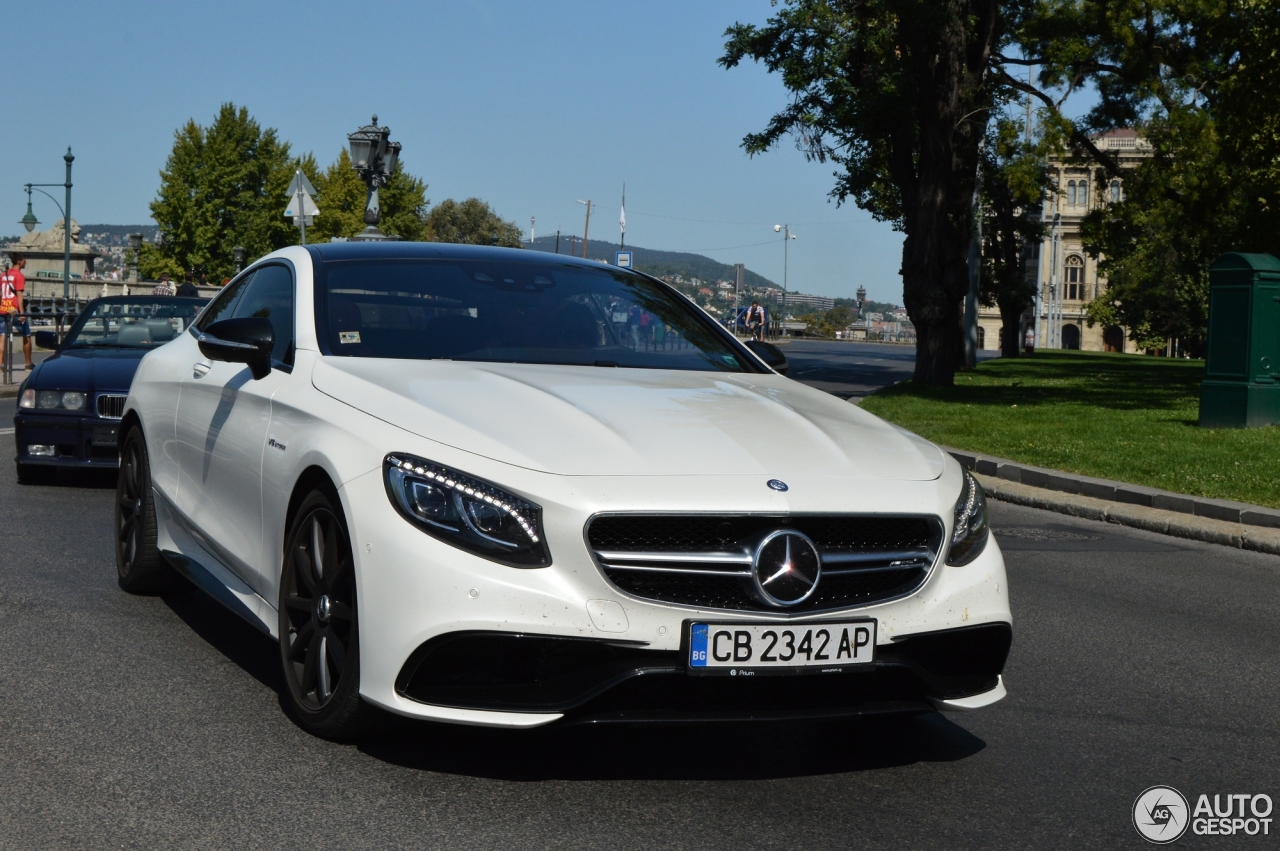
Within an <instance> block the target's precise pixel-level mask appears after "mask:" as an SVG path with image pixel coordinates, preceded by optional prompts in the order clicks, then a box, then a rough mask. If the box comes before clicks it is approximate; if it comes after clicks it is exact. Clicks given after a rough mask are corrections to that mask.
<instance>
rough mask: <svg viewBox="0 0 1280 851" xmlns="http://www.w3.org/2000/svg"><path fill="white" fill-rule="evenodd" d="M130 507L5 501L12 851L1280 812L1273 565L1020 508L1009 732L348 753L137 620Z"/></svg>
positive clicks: (1, 417)
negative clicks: (1246, 797) (1158, 789)
mask: <svg viewBox="0 0 1280 851" xmlns="http://www.w3.org/2000/svg"><path fill="white" fill-rule="evenodd" d="M12 410H13V402H12V400H4V401H2V402H0V428H7V427H8V424H9V421H10V415H11V413H12ZM12 441H13V437H12V435H11V434H0V453H3V454H5V457H10V455H11V453H12V451H13V443H12ZM111 488H112V481H111V477H109V476H108V477H105V478H92V477H64V478H62V479H60V480H59V481H58V482H57V483H56V484H55V485H54V486H50V487H20V486H18V485H17V484H15V482H14V479H13V477H12V474H11V473H8V472H5V473H3V474H0V505H3V506H4V519H3V523H4V528H5V530H6V535H5V546H4V547H3V549H2V550H0V648H2V649H3V652H0V846H3V847H4V848H71V847H76V848H80V847H84V848H88V847H93V848H106V847H121V848H148V849H154V848H219V849H221V848H229V847H237V848H239V847H257V848H293V847H298V846H305V847H310V848H318V849H320V848H390V847H396V848H437V847H439V848H443V847H448V848H451V849H455V848H456V849H469V848H477V849H480V848H484V849H490V848H519V849H525V848H530V849H532V848H549V847H573V848H608V849H630V848H636V849H653V848H696V849H699V850H700V851H708V849H734V850H735V851H736V850H737V849H748V848H775V849H801V848H803V849H822V848H833V849H850V848H877V849H902V848H921V849H934V848H947V849H953V848H983V849H989V848H1018V849H1022V848H1031V847H1035V848H1125V847H1129V848H1139V847H1146V846H1145V843H1144V842H1143V840H1141V839H1140V838H1139V837H1138V835H1137V834H1136V833H1135V831H1134V829H1133V827H1132V826H1131V824H1130V809H1131V806H1132V803H1133V801H1134V799H1135V798H1136V796H1137V795H1138V794H1139V793H1140V792H1142V791H1143V790H1144V789H1146V788H1147V787H1149V786H1152V785H1155V784H1168V785H1172V786H1174V787H1176V788H1178V789H1179V790H1181V791H1182V792H1183V793H1184V794H1187V795H1188V796H1192V800H1193V801H1194V800H1195V797H1194V796H1198V795H1199V794H1200V793H1207V794H1209V795H1210V797H1211V798H1212V795H1213V794H1214V793H1221V794H1231V793H1257V792H1265V793H1267V794H1269V795H1271V797H1272V798H1273V799H1275V800H1280V724H1278V723H1277V722H1278V721H1280V677H1278V675H1277V671H1278V667H1277V663H1276V660H1277V658H1278V657H1280V636H1278V632H1277V626H1276V624H1277V617H1276V613H1277V611H1278V610H1280V559H1276V558H1273V557H1267V556H1262V555H1258V554H1254V553H1248V552H1242V551H1239V550H1232V549H1227V548H1222V547H1216V546H1213V545H1208V544H1199V543H1194V542H1188V541H1182V540H1178V539H1173V538H1165V537H1161V536H1157V535H1152V534H1148V533H1144V532H1141V531H1137V530H1133V529H1127V528H1123V527H1117V526H1108V525H1104V524H1097V523H1092V522H1089V521H1084V520H1076V519H1073V518H1067V517H1064V516H1062V515H1056V514H1048V513H1044V512H1039V511H1035V510H1032V509H1026V508H1020V507H1014V506H1008V505H1003V504H995V505H994V506H993V519H994V525H995V528H996V530H997V536H998V540H999V542H1000V544H1001V546H1002V547H1003V549H1004V551H1005V556H1006V560H1007V563H1008V568H1009V582H1010V589H1011V597H1012V605H1013V611H1014V618H1015V641H1014V647H1013V651H1012V654H1011V657H1010V660H1009V664H1008V668H1007V670H1006V682H1007V684H1008V688H1009V696H1008V698H1007V699H1006V700H1005V701H1003V702H1002V703H1000V704H997V705H996V706H993V707H990V708H989V709H986V710H984V711H981V712H977V713H972V714H968V715H960V716H941V715H933V716H926V717H920V718H914V719H907V720H899V721H879V722H874V723H871V722H865V723H846V724H795V725H773V726H766V727H755V728H744V727H732V728H724V729H688V730H677V731H672V730H653V729H631V730H617V729H614V730H604V731H596V730H584V729H578V728H575V729H568V730H563V731H555V730H541V731H529V732H521V733H513V732H505V731H492V730H483V729H474V728H458V727H446V726H436V725H428V724H418V723H410V722H406V721H403V720H400V719H396V718H391V717H385V718H383V719H382V721H381V723H380V724H379V725H378V728H377V729H376V730H375V732H374V733H373V735H371V736H370V738H369V739H368V740H366V741H364V742H363V743H361V744H357V745H338V744H332V743H329V742H326V741H322V740H320V739H316V738H313V737H311V736H309V735H307V734H305V733H303V732H302V731H301V730H300V729H299V728H297V727H296V726H295V725H294V724H293V723H292V722H291V721H290V719H289V717H288V716H287V715H286V714H285V713H284V712H283V711H282V709H281V706H282V701H281V697H280V695H281V690H282V688H283V685H282V682H281V679H280V676H279V674H278V673H277V667H276V661H275V655H274V646H273V645H272V644H271V643H270V642H269V641H268V640H266V639H265V638H263V637H262V636H260V635H259V634H258V633H256V632H254V631H253V630H252V629H250V628H249V627H247V626H245V625H244V624H243V623H242V622H241V621H239V620H238V619H236V618H235V617H234V616H232V615H230V614H228V613H226V612H224V611H223V610H222V609H220V608H219V607H218V606H217V605H216V604H214V603H212V602H210V601H208V600H206V599H205V598H203V597H202V596H200V595H199V594H198V593H196V592H191V593H187V594H175V595H171V596H166V597H164V598H159V597H133V596H130V595H127V594H125V593H123V592H122V591H120V590H119V588H118V587H117V586H116V583H115V569H114V563H113V558H112V551H111V543H110V541H111V501H112V497H113V491H112V490H111ZM1273 833H1274V831H1273ZM1275 844H1276V839H1275V838H1274V836H1273V837H1268V838H1261V837H1259V838H1254V839H1243V838H1237V839H1224V838H1217V837H1213V838H1211V837H1195V836H1192V835H1190V834H1189V833H1188V835H1187V836H1185V837H1184V838H1183V839H1182V840H1181V841H1180V842H1179V843H1178V846H1180V847H1181V846H1186V847H1203V848H1228V847H1250V848H1253V847H1257V848H1263V847H1274V846H1275Z"/></svg>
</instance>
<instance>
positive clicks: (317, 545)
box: [279, 490, 365, 739]
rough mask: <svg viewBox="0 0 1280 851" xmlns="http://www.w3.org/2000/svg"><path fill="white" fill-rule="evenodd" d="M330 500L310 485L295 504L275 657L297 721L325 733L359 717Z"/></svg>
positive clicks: (340, 534) (352, 640)
mask: <svg viewBox="0 0 1280 851" xmlns="http://www.w3.org/2000/svg"><path fill="white" fill-rule="evenodd" d="M336 503H337V500H336V499H331V497H330V496H329V495H328V494H326V493H324V492H322V491H318V490H317V491H312V492H311V493H310V494H308V496H307V498H306V499H305V500H303V502H302V505H301V506H299V508H298V512H297V515H296V516H295V518H294V521H293V524H292V527H291V528H290V530H289V536H288V538H287V539H286V540H287V541H288V546H287V547H286V548H285V552H284V569H283V571H282V573H281V577H280V578H281V582H280V630H279V631H280V660H281V663H282V664H283V666H284V678H285V682H286V683H287V685H288V689H289V701H290V704H291V705H292V707H293V710H294V714H295V715H296V717H297V719H298V721H299V723H300V724H301V725H302V726H303V727H304V728H305V729H307V730H308V731H310V732H312V733H314V734H316V735H318V736H324V737H325V738H330V739H343V738H350V737H351V736H354V735H356V734H357V733H359V732H360V729H361V727H362V726H363V721H364V714H365V713H364V712H363V711H362V709H363V706H362V703H361V700H360V648H359V629H358V627H357V620H356V581H355V569H354V566H353V564H352V557H351V542H350V539H349V538H348V536H347V527H346V523H345V522H344V520H343V518H342V514H341V509H340V508H338V507H336Z"/></svg>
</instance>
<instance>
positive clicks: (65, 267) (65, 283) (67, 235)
mask: <svg viewBox="0 0 1280 851" xmlns="http://www.w3.org/2000/svg"><path fill="white" fill-rule="evenodd" d="M62 159H63V160H65V161H66V163H67V182H66V187H67V209H66V210H64V211H63V213H62V231H63V234H62V236H63V239H62V298H63V299H64V303H65V299H67V298H68V297H69V296H70V295H71V163H73V162H74V161H75V157H73V156H71V146H70V145H68V146H67V152H66V153H65V154H63V155H62ZM79 296H80V288H79V287H76V297H77V298H78V297H79Z"/></svg>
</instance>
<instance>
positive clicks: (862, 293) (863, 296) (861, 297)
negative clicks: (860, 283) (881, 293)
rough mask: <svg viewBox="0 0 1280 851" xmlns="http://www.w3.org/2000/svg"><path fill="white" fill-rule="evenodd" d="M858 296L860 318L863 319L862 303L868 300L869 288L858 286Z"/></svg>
mask: <svg viewBox="0 0 1280 851" xmlns="http://www.w3.org/2000/svg"><path fill="white" fill-rule="evenodd" d="M857 296H858V318H859V319H861V318H862V305H863V304H865V303H866V301H867V288H866V287H858V292H857Z"/></svg>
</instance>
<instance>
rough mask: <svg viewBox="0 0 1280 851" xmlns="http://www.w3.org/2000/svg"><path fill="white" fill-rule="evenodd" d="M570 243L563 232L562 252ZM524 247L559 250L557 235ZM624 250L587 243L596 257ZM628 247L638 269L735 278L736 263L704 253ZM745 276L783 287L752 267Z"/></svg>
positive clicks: (755, 284) (756, 286)
mask: <svg viewBox="0 0 1280 851" xmlns="http://www.w3.org/2000/svg"><path fill="white" fill-rule="evenodd" d="M570 244H571V243H570V238H569V237H568V236H561V237H560V253H561V254H568V253H569V247H570ZM524 247H525V248H532V249H533V250H535V251H555V250H556V238H555V237H554V236H540V237H538V238H537V239H536V240H534V241H533V242H529V241H528V240H525V243H524ZM622 250H623V248H622V246H621V245H619V244H618V243H616V242H607V241H605V240H602V239H601V240H597V239H592V240H589V241H588V243H587V257H588V258H589V259H593V260H604V261H607V262H609V263H612V262H613V259H614V254H615V253H617V252H619V251H622ZM625 250H627V251H630V252H631V253H632V261H633V263H634V265H635V268H636V269H637V270H639V271H641V272H644V273H645V274H648V275H653V276H654V277H655V278H661V277H663V276H666V275H671V276H675V275H679V276H681V277H682V278H684V279H685V280H688V279H690V278H698V279H700V280H703V281H707V282H711V283H714V282H715V281H732V280H733V279H734V270H733V264H731V263H721V262H720V261H718V260H712V259H711V258H710V257H705V256H703V255H701V254H689V253H688V252H684V251H659V250H658V249H655V248H637V247H636V246H634V245H629V246H627V247H626V249H625ZM576 253H577V255H578V256H579V257H581V256H582V240H581V239H578V240H577V252H576ZM742 280H743V284H744V285H745V286H746V287H747V288H748V289H753V290H763V289H765V288H766V287H774V288H775V289H781V287H779V286H778V285H777V284H775V283H774V282H773V281H771V280H769V279H768V278H766V277H764V276H763V275H759V274H756V273H755V272H752V271H751V270H750V269H745V270H743V277H742Z"/></svg>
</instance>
